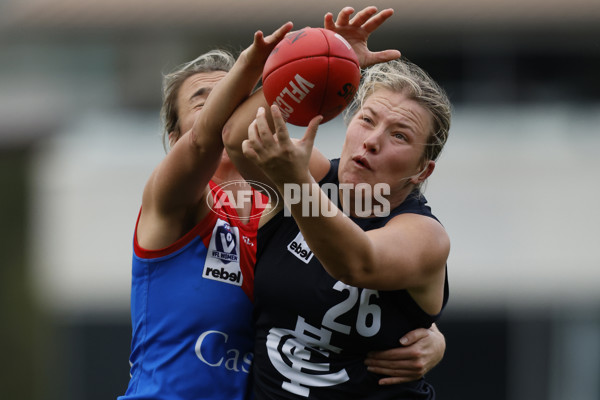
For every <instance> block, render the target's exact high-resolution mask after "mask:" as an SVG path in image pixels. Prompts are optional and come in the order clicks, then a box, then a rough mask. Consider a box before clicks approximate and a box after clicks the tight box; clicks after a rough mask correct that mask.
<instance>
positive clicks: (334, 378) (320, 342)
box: [267, 281, 381, 397]
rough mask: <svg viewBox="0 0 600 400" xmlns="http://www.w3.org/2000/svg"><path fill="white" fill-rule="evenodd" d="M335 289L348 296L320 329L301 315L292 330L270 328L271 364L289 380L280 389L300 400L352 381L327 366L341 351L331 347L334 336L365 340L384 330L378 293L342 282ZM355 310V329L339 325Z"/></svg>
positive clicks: (324, 316)
mask: <svg viewBox="0 0 600 400" xmlns="http://www.w3.org/2000/svg"><path fill="white" fill-rule="evenodd" d="M333 289H334V290H336V291H338V292H342V293H347V297H346V298H345V299H344V300H342V301H341V302H340V303H338V304H336V305H334V306H332V307H330V308H329V309H328V310H327V311H326V312H325V314H324V315H323V320H322V322H321V327H318V326H312V325H310V324H308V323H307V322H306V320H305V319H304V318H303V317H302V316H300V315H299V316H298V317H297V319H296V326H295V327H294V329H293V330H292V329H283V328H271V329H270V330H269V334H268V335H267V354H268V355H269V359H270V360H271V364H273V366H274V367H275V369H276V370H277V371H278V372H279V373H280V374H281V375H283V376H284V377H285V378H286V379H287V380H286V381H284V382H283V383H282V385H281V387H282V388H283V389H284V390H286V391H288V392H290V393H294V394H296V395H298V396H302V397H308V396H309V395H310V389H311V387H315V388H316V387H326V386H334V385H338V384H341V383H344V382H346V381H348V380H349V379H350V378H349V376H348V373H347V372H346V370H345V369H339V370H336V369H335V367H334V366H333V365H332V364H331V363H329V362H328V359H329V358H330V355H331V354H332V353H340V352H341V351H342V349H340V348H339V347H336V346H334V345H333V344H331V338H332V335H333V333H334V332H337V333H339V334H343V335H351V334H352V332H353V331H355V332H356V333H358V335H360V336H362V337H372V336H374V335H376V334H377V333H378V332H379V331H380V329H381V308H380V307H379V305H378V304H377V299H378V298H379V292H378V291H377V290H371V289H359V288H357V287H354V286H349V285H346V284H345V283H342V282H339V281H338V282H336V283H335V285H334V286H333ZM356 306H358V311H357V314H356V321H355V323H354V324H353V325H344V324H342V323H340V322H338V319H339V318H340V317H341V316H342V315H344V314H346V313H348V312H351V310H352V309H355V307H356Z"/></svg>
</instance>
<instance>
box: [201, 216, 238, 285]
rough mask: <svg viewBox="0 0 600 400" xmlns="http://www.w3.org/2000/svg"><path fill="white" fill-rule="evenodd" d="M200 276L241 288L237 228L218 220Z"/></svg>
mask: <svg viewBox="0 0 600 400" xmlns="http://www.w3.org/2000/svg"><path fill="white" fill-rule="evenodd" d="M202 276H203V277H204V278H206V279H212V280H215V281H220V282H223V283H228V284H230V285H236V286H242V282H243V281H244V277H243V275H242V270H241V268H240V232H239V230H238V228H237V227H235V226H231V225H229V224H228V223H227V222H226V221H223V220H222V219H218V220H217V223H216V224H215V228H214V229H213V233H212V237H211V238H210V244H209V246H208V254H207V255H206V262H205V263H204V272H203V273H202Z"/></svg>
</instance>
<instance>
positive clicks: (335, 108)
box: [262, 28, 360, 126]
mask: <svg viewBox="0 0 600 400" xmlns="http://www.w3.org/2000/svg"><path fill="white" fill-rule="evenodd" d="M262 79H263V92H264V95H265V98H266V99H267V102H268V103H269V104H273V103H275V104H277V105H278V106H279V108H280V109H281V112H282V114H283V117H284V118H285V120H286V121H287V122H288V123H290V124H293V125H297V126H308V123H309V122H310V120H311V119H312V118H314V117H315V116H317V115H322V116H323V121H322V122H321V123H323V122H327V121H329V120H331V119H333V118H335V117H336V116H337V115H339V114H340V113H341V112H342V111H343V110H344V108H346V106H347V105H348V104H349V103H350V101H351V100H352V98H353V97H354V94H355V93H356V89H357V87H358V84H359V82H360V67H359V64H358V58H357V57H356V54H355V53H354V50H352V47H351V46H350V44H348V42H347V41H346V40H345V39H344V38H343V37H341V36H340V35H338V34H336V33H334V32H332V31H329V30H326V29H322V28H304V29H302V30H299V31H294V32H290V33H288V34H287V36H286V37H285V38H284V39H283V40H282V41H281V42H280V43H279V44H278V45H277V46H276V47H275V48H274V49H273V51H272V52H271V54H270V55H269V58H268V59H267V61H266V63H265V67H264V70H263V76H262Z"/></svg>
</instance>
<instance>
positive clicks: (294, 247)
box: [287, 232, 314, 264]
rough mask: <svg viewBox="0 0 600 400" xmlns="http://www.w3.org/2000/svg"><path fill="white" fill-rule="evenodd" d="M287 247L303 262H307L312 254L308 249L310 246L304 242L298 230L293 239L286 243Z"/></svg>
mask: <svg viewBox="0 0 600 400" xmlns="http://www.w3.org/2000/svg"><path fill="white" fill-rule="evenodd" d="M287 249H288V251H289V252H290V253H292V254H293V255H294V256H296V257H297V258H298V259H299V260H300V261H302V262H303V263H305V264H308V263H309V262H310V260H311V259H312V258H313V255H314V254H313V252H312V251H311V250H310V247H308V245H307V244H306V241H305V240H304V236H302V233H301V232H298V234H297V235H296V237H295V238H294V240H292V241H291V242H290V244H288V246H287Z"/></svg>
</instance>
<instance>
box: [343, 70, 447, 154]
mask: <svg viewBox="0 0 600 400" xmlns="http://www.w3.org/2000/svg"><path fill="white" fill-rule="evenodd" d="M379 89H388V90H391V91H394V92H402V93H404V94H405V95H406V96H408V98H409V99H411V100H414V101H416V102H417V103H419V104H420V105H421V106H423V107H424V108H425V109H426V110H427V111H429V113H430V114H431V116H432V117H433V128H432V132H429V133H430V134H429V135H428V136H427V145H426V146H425V153H424V154H423V159H424V160H433V161H435V160H437V159H438V157H439V156H440V154H441V152H442V149H443V148H444V145H445V144H446V141H447V140H448V134H449V131H450V120H451V108H452V106H451V104H450V100H449V99H448V96H447V95H446V93H445V91H444V90H443V89H442V88H441V87H440V86H439V85H438V84H437V83H436V82H435V81H434V80H433V79H432V78H431V77H430V76H429V75H428V74H427V72H425V71H424V70H423V69H421V68H420V67H419V66H417V65H416V64H413V63H412V62H410V61H408V60H406V59H405V58H401V59H397V60H393V61H389V62H386V63H381V64H375V65H373V66H371V67H369V68H367V69H366V70H364V71H363V74H362V78H361V83H360V86H359V88H358V91H357V93H356V96H355V97H354V99H353V101H352V103H351V104H350V105H349V106H348V108H347V109H346V111H345V115H344V118H345V120H346V123H348V122H349V121H350V119H352V117H353V116H354V115H355V114H356V112H357V111H358V110H359V109H360V108H361V107H362V105H363V104H364V102H365V100H366V99H367V98H368V97H369V96H370V95H372V94H373V93H374V92H375V91H377V90H379Z"/></svg>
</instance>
